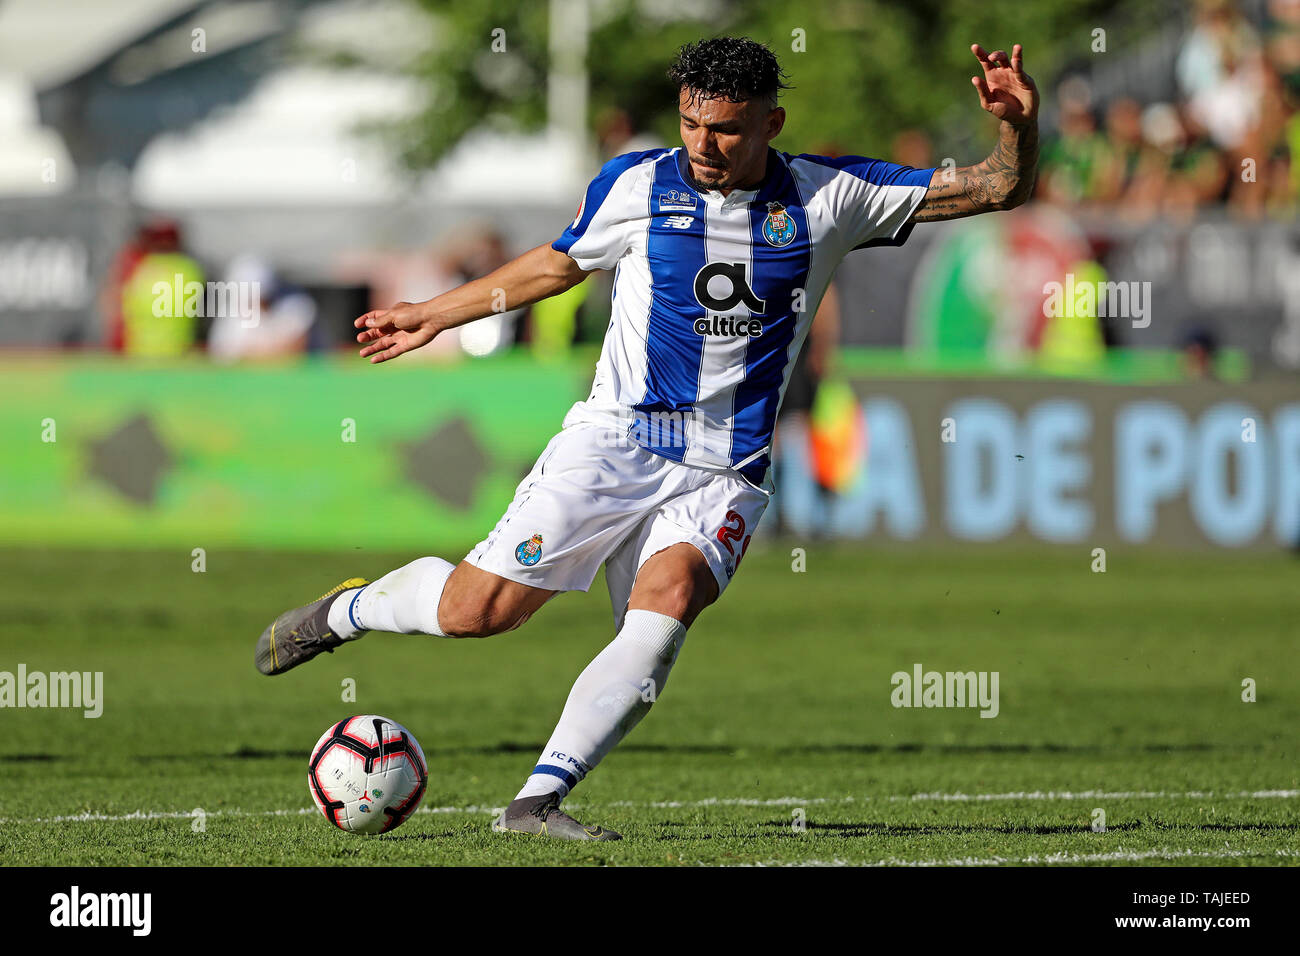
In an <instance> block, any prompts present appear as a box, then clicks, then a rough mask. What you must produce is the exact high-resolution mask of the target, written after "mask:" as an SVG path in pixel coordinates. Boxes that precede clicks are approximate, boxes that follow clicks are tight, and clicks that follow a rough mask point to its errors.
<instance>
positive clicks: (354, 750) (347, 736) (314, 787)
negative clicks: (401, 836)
mask: <svg viewBox="0 0 1300 956" xmlns="http://www.w3.org/2000/svg"><path fill="white" fill-rule="evenodd" d="M428 783H429V769H428V765H427V764H426V763H425V762H424V751H423V750H421V749H420V744H419V743H418V742H417V741H416V739H415V737H414V735H412V733H411V732H410V731H409V730H407V729H406V728H405V727H403V726H402V725H401V724H399V723H397V722H396V721H392V720H389V719H388V718H387V717H379V716H376V715H375V714H362V715H361V716H359V717H349V718H347V719H346V720H340V721H339V722H338V723H337V724H335V725H334V726H333V727H331V728H330V729H329V730H327V731H325V733H324V734H322V735H321V738H320V740H318V741H316V746H315V747H313V748H312V751H311V761H310V762H309V763H308V764H307V786H308V788H309V789H310V790H311V798H312V799H313V800H314V801H316V806H317V807H319V808H320V812H321V813H323V814H325V819H326V820H328V821H329V822H330V823H332V824H334V825H335V826H336V827H338V828H339V829H340V830H347V831H348V832H349V833H387V832H388V831H390V830H395V829H397V828H398V827H400V826H401V825H402V822H403V821H404V820H405V819H406V818H407V817H409V816H410V815H411V814H412V813H414V812H415V808H416V807H418V806H419V805H420V801H421V800H422V799H423V798H424V788H425V787H426V786H427V785H428Z"/></svg>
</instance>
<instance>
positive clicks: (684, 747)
mask: <svg viewBox="0 0 1300 956" xmlns="http://www.w3.org/2000/svg"><path fill="white" fill-rule="evenodd" d="M544 746H545V744H544V743H542V742H540V741H526V742H525V741H513V740H505V741H500V742H498V743H494V744H481V745H470V746H449V747H426V748H425V749H424V753H425V756H426V757H428V758H429V759H431V760H433V759H437V758H440V757H491V756H499V755H502V754H517V753H531V754H536V753H537V752H538V751H540V750H541V749H542V748H543V747H544ZM1243 749H1250V748H1249V746H1246V747H1243V746H1242V745H1241V744H1232V745H1231V746H1227V745H1222V746H1221V745H1217V744H1201V743H1191V744H1140V745H1135V746H1128V747H1125V746H1116V745H1113V744H1106V745H1102V744H1055V743H1042V744H916V743H911V744H891V745H887V746H886V745H882V744H799V745H792V746H788V747H761V746H751V745H748V744H734V745H733V744H690V743H686V744H641V743H630V742H629V743H625V744H623V745H622V746H621V747H619V748H618V752H619V753H641V754H656V755H666V756H678V757H681V756H701V757H738V756H743V755H746V754H760V753H761V754H776V755H780V754H798V755H803V756H809V755H825V756H843V755H859V756H860V755H866V754H925V753H932V754H971V755H979V754H990V755H992V754H1063V753H1071V754H1088V753H1105V754H1109V755H1114V754H1122V753H1205V752H1211V751H1217V750H1232V751H1233V752H1239V751H1241V750H1243ZM81 759H83V758H81V757H78V756H74V755H67V754H49V753H20V754H0V764H3V763H41V762H53V761H66V760H81ZM133 759H135V760H138V761H163V760H301V759H303V751H302V750H301V749H300V748H291V749H264V748H260V747H250V746H243V747H240V748H238V749H237V750H231V751H226V752H225V753H189V754H137V755H135V756H134V757H133Z"/></svg>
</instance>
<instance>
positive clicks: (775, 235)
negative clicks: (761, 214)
mask: <svg viewBox="0 0 1300 956" xmlns="http://www.w3.org/2000/svg"><path fill="white" fill-rule="evenodd" d="M763 238H764V239H766V240H767V244H768V245H769V246H788V245H790V243H792V242H794V219H793V218H792V217H791V215H790V214H789V213H788V212H786V211H785V204H784V203H779V202H770V203H768V204H767V218H766V219H765V220H763Z"/></svg>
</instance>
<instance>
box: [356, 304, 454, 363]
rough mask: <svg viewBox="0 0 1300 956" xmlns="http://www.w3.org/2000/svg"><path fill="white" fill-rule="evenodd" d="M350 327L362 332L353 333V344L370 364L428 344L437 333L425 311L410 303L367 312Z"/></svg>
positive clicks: (393, 357) (385, 360) (384, 360)
mask: <svg viewBox="0 0 1300 956" xmlns="http://www.w3.org/2000/svg"><path fill="white" fill-rule="evenodd" d="M353 325H355V326H356V327H357V328H359V329H361V330H362V331H361V332H359V333H358V334H357V341H358V342H360V343H361V344H362V346H363V348H362V349H361V357H362V358H369V359H370V362H371V364H372V365H375V364H378V363H379V362H387V361H388V360H389V359H395V358H397V356H399V355H402V354H403V353H405V352H409V351H411V350H412V349H418V348H419V347H420V346H421V345H428V344H429V343H430V342H432V341H433V337H434V336H435V335H437V334H438V333H437V330H436V329H434V328H433V327H432V325H431V323H430V322H429V321H428V316H427V315H426V313H425V310H424V309H423V308H422V307H421V306H418V305H414V304H413V303H410V302H399V303H397V305H395V306H393V307H392V308H391V309H375V310H374V311H373V312H367V313H366V314H365V315H363V316H361V317H360V318H358V319H357V320H356V321H355V322H354V323H353Z"/></svg>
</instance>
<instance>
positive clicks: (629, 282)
mask: <svg viewBox="0 0 1300 956" xmlns="http://www.w3.org/2000/svg"><path fill="white" fill-rule="evenodd" d="M933 172H934V170H932V169H921V170H918V169H912V168H911V167H909V166H897V165H895V164H893V163H887V162H883V161H881V160H878V159H866V158H864V157H861V156H842V157H839V158H836V159H830V158H827V157H825V156H807V155H803V156H791V155H789V154H788V153H780V152H777V151H776V150H775V149H769V150H768V162H767V173H766V176H765V177H764V179H763V182H762V183H761V185H760V186H759V187H758V188H757V189H752V190H733V191H732V192H731V194H730V195H728V196H725V197H724V196H723V195H722V194H721V193H720V192H717V191H704V192H699V191H697V190H696V189H695V187H694V186H693V185H692V180H691V177H690V174H689V165H688V163H687V157H686V152H685V150H684V149H682V148H681V147H676V148H673V149H652V150H647V151H645V152H640V153H629V154H627V155H625V156H619V157H618V158H616V159H612V160H610V161H609V162H608V163H606V164H605V166H604V168H603V169H602V170H601V171H600V175H599V176H597V177H596V178H595V179H594V180H593V181H592V183H591V185H590V186H588V187H587V191H586V194H585V195H584V197H583V199H582V203H581V205H580V206H579V207H578V215H577V218H575V219H574V221H573V223H572V225H570V226H569V228H568V229H566V230H565V231H564V234H563V235H561V236H560V238H559V239H557V240H556V241H555V242H554V243H552V247H553V248H554V249H556V250H558V251H560V252H564V253H567V254H568V255H569V256H570V257H571V258H572V259H573V260H574V261H575V262H576V263H577V264H578V265H579V267H581V268H582V269H585V270H592V269H616V272H615V277H614V299H613V312H612V315H611V318H610V323H609V329H608V331H607V332H606V333H605V344H604V348H603V350H602V352H601V356H600V361H599V362H598V363H597V365H596V375H595V381H594V383H593V385H592V390H591V396H590V398H588V399H587V400H586V401H585V402H579V403H578V404H577V405H575V406H574V408H573V410H572V411H571V412H570V413H569V416H568V417H567V418H566V419H565V423H566V424H568V423H570V422H573V421H595V422H599V423H607V424H613V425H614V426H615V427H618V428H620V429H626V430H627V434H628V436H629V437H630V438H631V439H632V440H634V441H636V442H638V443H639V444H641V445H643V446H645V447H646V448H648V449H649V450H651V451H653V452H655V453H657V454H660V455H663V456H664V457H666V458H669V459H672V460H673V461H679V462H683V463H685V464H690V465H696V466H699V467H704V468H713V469H734V470H735V471H737V472H739V473H740V474H741V475H742V476H743V477H745V478H746V479H747V480H749V481H751V482H753V483H754V484H756V485H757V484H761V483H762V482H763V479H764V477H765V475H766V473H767V469H768V465H769V463H770V462H769V455H768V451H769V446H770V445H771V441H772V430H773V427H774V426H775V424H776V413H777V409H778V407H779V406H780V404H781V398H782V396H783V395H784V394H785V387H786V383H787V381H788V380H789V377H790V371H791V368H792V367H793V365H794V360H795V358H796V357H797V356H798V354H799V349H800V347H801V345H802V344H803V340H804V337H805V336H806V335H807V333H808V327H809V326H810V325H811V323H812V318H813V316H814V315H816V314H817V306H818V303H820V301H821V298H822V295H823V294H824V293H825V291H826V286H827V285H828V284H829V282H830V279H831V275H832V274H833V273H834V271H835V268H836V266H838V265H839V263H840V260H841V259H842V258H844V256H845V255H846V254H847V253H848V252H849V251H850V250H852V249H859V248H863V247H867V246H873V245H900V244H901V243H902V242H903V241H904V240H905V239H906V238H907V234H908V232H910V231H911V226H910V224H909V223H908V220H909V219H910V218H911V215H912V213H913V212H915V211H916V208H917V206H919V205H920V203H921V200H922V199H923V198H924V196H925V192H926V188H927V187H928V186H929V183H930V177H931V174H932V173H933Z"/></svg>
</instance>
